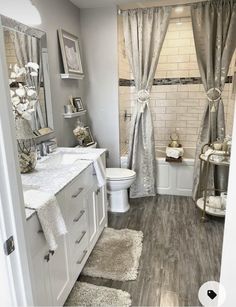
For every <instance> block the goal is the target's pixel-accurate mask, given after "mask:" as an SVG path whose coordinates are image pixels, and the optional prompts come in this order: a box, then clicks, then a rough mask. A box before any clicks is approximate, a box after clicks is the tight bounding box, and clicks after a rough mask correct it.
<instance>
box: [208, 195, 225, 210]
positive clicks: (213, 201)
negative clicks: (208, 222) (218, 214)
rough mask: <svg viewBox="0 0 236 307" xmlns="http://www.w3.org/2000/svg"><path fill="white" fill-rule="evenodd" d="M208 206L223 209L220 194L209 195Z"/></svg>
mask: <svg viewBox="0 0 236 307" xmlns="http://www.w3.org/2000/svg"><path fill="white" fill-rule="evenodd" d="M207 206H208V207H211V208H215V209H222V200H221V197H220V196H209V199H208V203H207Z"/></svg>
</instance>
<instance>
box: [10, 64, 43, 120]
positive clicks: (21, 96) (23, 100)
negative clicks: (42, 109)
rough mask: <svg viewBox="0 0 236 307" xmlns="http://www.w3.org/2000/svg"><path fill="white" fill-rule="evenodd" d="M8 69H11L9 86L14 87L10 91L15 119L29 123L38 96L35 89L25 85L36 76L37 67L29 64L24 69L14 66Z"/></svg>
mask: <svg viewBox="0 0 236 307" xmlns="http://www.w3.org/2000/svg"><path fill="white" fill-rule="evenodd" d="M9 68H10V69H11V73H10V79H9V85H12V84H14V85H15V88H14V89H12V88H11V89H10V95H11V101H12V107H13V113H14V116H15V119H17V118H24V119H26V120H29V121H30V120H31V115H32V113H34V112H35V107H36V103H37V102H38V95H37V92H36V90H35V87H34V86H29V85H28V84H27V83H28V80H29V78H32V77H37V76H38V70H39V65H38V64H37V63H33V62H29V63H27V64H26V65H25V67H19V66H18V65H17V64H15V65H14V66H13V67H12V66H10V67H9Z"/></svg>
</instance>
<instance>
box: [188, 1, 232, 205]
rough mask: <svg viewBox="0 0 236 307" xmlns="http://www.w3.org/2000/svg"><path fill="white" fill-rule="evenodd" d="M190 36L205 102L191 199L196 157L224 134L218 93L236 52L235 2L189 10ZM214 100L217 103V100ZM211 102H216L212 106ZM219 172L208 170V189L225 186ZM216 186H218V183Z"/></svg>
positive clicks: (197, 172) (195, 186) (195, 191)
mask: <svg viewBox="0 0 236 307" xmlns="http://www.w3.org/2000/svg"><path fill="white" fill-rule="evenodd" d="M191 17H192V24H193V34H194V41H195V47H196V53H197V60H198V66H199V70H200V74H201V78H202V82H203V85H204V88H205V91H206V96H207V97H206V98H208V102H207V104H206V108H205V111H204V115H203V119H202V124H201V127H200V133H199V137H198V141H197V148H196V156H195V166H194V183H193V193H192V194H193V199H194V200H197V198H198V197H199V196H200V195H199V193H200V187H199V176H200V162H199V154H200V151H201V147H202V145H203V144H206V143H209V142H212V141H215V140H216V139H217V138H223V137H224V133H225V116H224V104H223V100H222V98H221V97H220V95H219V93H220V92H222V91H223V89H224V84H225V80H226V77H227V74H228V70H229V65H230V62H231V59H232V56H233V53H234V51H235V48H236V34H235V31H236V1H235V0H212V1H209V2H202V3H197V4H193V5H192V6H191ZM217 99H218V100H217ZM213 100H217V101H216V102H213ZM222 171H223V169H222V168H221V169H220V168H217V167H215V168H212V169H211V172H210V177H209V180H210V182H209V186H210V187H212V188H213V187H214V186H216V184H217V182H216V178H218V180H217V181H220V184H221V185H222V184H225V183H226V182H227V178H225V177H226V176H224V174H223V172H222ZM218 184H219V183H218Z"/></svg>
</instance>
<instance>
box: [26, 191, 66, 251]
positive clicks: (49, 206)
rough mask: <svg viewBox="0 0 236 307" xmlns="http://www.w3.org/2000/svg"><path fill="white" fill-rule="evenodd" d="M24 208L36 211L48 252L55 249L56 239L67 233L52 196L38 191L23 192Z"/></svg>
mask: <svg viewBox="0 0 236 307" xmlns="http://www.w3.org/2000/svg"><path fill="white" fill-rule="evenodd" d="M24 200H25V207H27V208H30V209H34V210H36V212H37V214H38V218H39V221H40V224H41V226H42V230H43V232H44V235H45V238H46V241H47V243H48V245H49V250H51V251H55V250H56V249H57V242H56V237H59V236H61V235H64V234H66V233H67V229H66V225H65V221H64V219H63V216H62V214H61V210H60V208H59V206H58V203H57V199H56V197H55V196H54V195H51V194H49V193H46V192H42V191H39V190H28V191H26V192H24Z"/></svg>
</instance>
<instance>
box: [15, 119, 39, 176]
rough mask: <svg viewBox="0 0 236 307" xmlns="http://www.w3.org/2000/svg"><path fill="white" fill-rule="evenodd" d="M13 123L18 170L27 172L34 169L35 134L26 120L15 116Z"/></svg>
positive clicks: (35, 153) (35, 157)
mask: <svg viewBox="0 0 236 307" xmlns="http://www.w3.org/2000/svg"><path fill="white" fill-rule="evenodd" d="M15 124H16V139H17V147H18V159H19V164H20V172H21V173H22V174H24V173H29V172H31V171H32V170H33V169H35V166H36V162H37V147H36V142H35V135H34V134H33V131H32V128H31V126H30V123H29V121H28V120H26V119H24V118H17V119H16V121H15Z"/></svg>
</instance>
